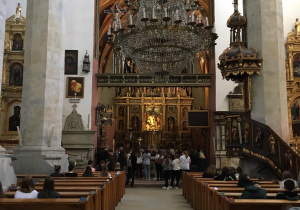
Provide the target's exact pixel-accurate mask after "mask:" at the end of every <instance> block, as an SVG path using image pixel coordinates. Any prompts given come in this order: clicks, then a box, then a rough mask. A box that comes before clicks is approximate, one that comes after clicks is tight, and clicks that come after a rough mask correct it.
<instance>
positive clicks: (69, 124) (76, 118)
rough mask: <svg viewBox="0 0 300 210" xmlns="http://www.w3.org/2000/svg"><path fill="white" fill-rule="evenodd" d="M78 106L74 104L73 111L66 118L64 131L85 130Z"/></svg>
mask: <svg viewBox="0 0 300 210" xmlns="http://www.w3.org/2000/svg"><path fill="white" fill-rule="evenodd" d="M76 108H77V105H76V104H74V105H73V111H72V112H71V114H70V115H69V116H68V117H67V119H66V123H65V126H64V131H82V130H84V126H83V123H82V118H81V115H80V114H78V113H77V111H76Z"/></svg>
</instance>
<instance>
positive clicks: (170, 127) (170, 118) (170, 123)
mask: <svg viewBox="0 0 300 210" xmlns="http://www.w3.org/2000/svg"><path fill="white" fill-rule="evenodd" d="M168 125H169V127H168V131H174V118H173V117H169V119H168Z"/></svg>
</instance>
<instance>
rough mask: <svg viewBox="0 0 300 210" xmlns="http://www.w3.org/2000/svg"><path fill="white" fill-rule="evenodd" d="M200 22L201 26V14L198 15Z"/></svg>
mask: <svg viewBox="0 0 300 210" xmlns="http://www.w3.org/2000/svg"><path fill="white" fill-rule="evenodd" d="M198 21H199V24H200V23H201V15H200V14H199V15H198Z"/></svg>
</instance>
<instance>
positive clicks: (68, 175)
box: [65, 163, 78, 177]
mask: <svg viewBox="0 0 300 210" xmlns="http://www.w3.org/2000/svg"><path fill="white" fill-rule="evenodd" d="M68 169H69V172H68V173H65V177H77V176H78V174H77V173H74V164H73V163H69V167H68Z"/></svg>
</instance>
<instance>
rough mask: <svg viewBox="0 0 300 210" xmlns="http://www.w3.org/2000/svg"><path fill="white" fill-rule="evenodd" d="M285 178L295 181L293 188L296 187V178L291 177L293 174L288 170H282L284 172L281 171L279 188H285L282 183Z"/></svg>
mask: <svg viewBox="0 0 300 210" xmlns="http://www.w3.org/2000/svg"><path fill="white" fill-rule="evenodd" d="M286 180H293V181H294V183H295V188H298V183H297V181H296V180H294V179H293V174H292V173H291V172H290V171H284V172H283V173H282V181H279V188H281V189H285V187H284V184H283V183H284V182H285V181H286Z"/></svg>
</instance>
